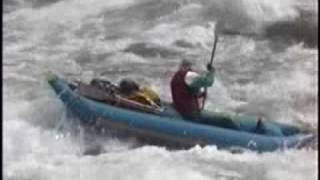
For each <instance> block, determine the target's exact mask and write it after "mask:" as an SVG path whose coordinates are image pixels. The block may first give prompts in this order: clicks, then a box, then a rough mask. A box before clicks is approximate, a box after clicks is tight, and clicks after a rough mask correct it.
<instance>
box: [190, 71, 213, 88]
mask: <svg viewBox="0 0 320 180" xmlns="http://www.w3.org/2000/svg"><path fill="white" fill-rule="evenodd" d="M185 82H186V84H187V85H188V86H189V87H190V88H195V89H200V88H202V87H210V86H212V84H213V82H214V71H205V72H202V73H200V74H198V73H196V72H192V71H190V72H188V73H187V74H186V77H185Z"/></svg>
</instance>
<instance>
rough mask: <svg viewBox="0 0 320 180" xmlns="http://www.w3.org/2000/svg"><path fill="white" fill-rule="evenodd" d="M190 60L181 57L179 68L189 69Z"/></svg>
mask: <svg viewBox="0 0 320 180" xmlns="http://www.w3.org/2000/svg"><path fill="white" fill-rule="evenodd" d="M192 65H193V64H192V62H191V61H190V60H188V59H182V61H181V64H180V68H181V69H190V68H191V67H192Z"/></svg>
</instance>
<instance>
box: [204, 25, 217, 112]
mask: <svg viewBox="0 0 320 180" xmlns="http://www.w3.org/2000/svg"><path fill="white" fill-rule="evenodd" d="M217 43H218V35H217V32H216V28H215V31H214V42H213V48H212V52H211V59H210V62H209V64H208V65H210V66H212V63H213V58H214V55H215V52H216V47H217ZM204 94H205V96H204V98H203V102H202V109H204V105H205V102H206V100H207V87H205V89H204Z"/></svg>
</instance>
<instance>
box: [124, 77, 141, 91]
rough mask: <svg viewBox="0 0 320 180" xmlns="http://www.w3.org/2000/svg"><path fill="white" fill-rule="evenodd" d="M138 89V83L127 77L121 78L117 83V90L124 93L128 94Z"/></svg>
mask: <svg viewBox="0 0 320 180" xmlns="http://www.w3.org/2000/svg"><path fill="white" fill-rule="evenodd" d="M139 89H140V87H139V84H138V83H136V82H135V81H134V80H132V79H129V78H125V79H122V80H121V81H120V83H119V91H120V93H122V94H125V95H130V94H132V93H134V92H136V91H139Z"/></svg>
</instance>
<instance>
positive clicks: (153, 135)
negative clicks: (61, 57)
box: [48, 75, 316, 152]
mask: <svg viewBox="0 0 320 180" xmlns="http://www.w3.org/2000/svg"><path fill="white" fill-rule="evenodd" d="M48 82H49V84H50V85H51V87H52V88H53V89H54V91H55V92H56V94H57V95H58V97H59V98H60V99H61V100H62V101H63V103H64V105H65V106H66V108H67V109H68V111H70V112H71V113H72V114H73V115H75V116H77V117H78V118H79V119H80V120H81V122H83V123H85V124H95V125H96V126H101V127H104V128H107V129H110V130H116V131H119V132H124V133H125V134H129V135H134V136H135V137H138V138H141V139H145V140H148V141H149V142H153V143H155V144H156V142H162V143H164V144H170V145H172V144H173V145H177V146H179V147H180V146H183V147H192V146H195V145H201V146H204V145H216V146H217V147H218V148H231V149H232V148H242V149H250V150H254V151H258V152H265V151H275V150H284V149H287V148H303V147H306V146H308V145H309V144H310V143H311V142H313V141H315V139H316V136H315V135H313V134H311V133H308V132H303V131H301V130H300V129H298V128H297V127H294V126H290V125H285V124H280V123H274V122H269V121H268V122H264V123H263V127H264V131H263V133H261V132H260V133H259V132H258V131H256V127H257V124H258V121H257V120H256V119H255V118H254V117H246V116H238V115H226V114H223V113H217V114H216V118H213V119H212V121H213V122H215V121H216V120H217V121H221V120H223V119H227V120H228V118H229V119H232V120H233V121H235V122H237V123H238V125H239V128H237V129H232V128H225V127H221V126H220V127H219V126H218V125H217V126H214V125H208V124H200V123H196V122H192V121H190V120H187V119H183V118H181V117H180V116H179V114H178V113H177V112H175V110H174V109H173V108H172V107H170V106H169V105H168V106H166V107H164V108H162V110H161V111H160V113H156V114H155V113H146V112H142V111H137V110H132V109H127V108H122V107H116V106H113V105H112V104H107V103H104V102H99V101H96V100H92V99H90V98H87V97H85V96H82V95H81V94H80V93H79V91H78V88H77V86H74V85H72V84H70V83H68V82H67V81H65V80H63V79H61V78H59V77H57V76H55V75H52V76H50V78H48ZM222 117H223V118H222ZM212 124H214V123H212Z"/></svg>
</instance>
